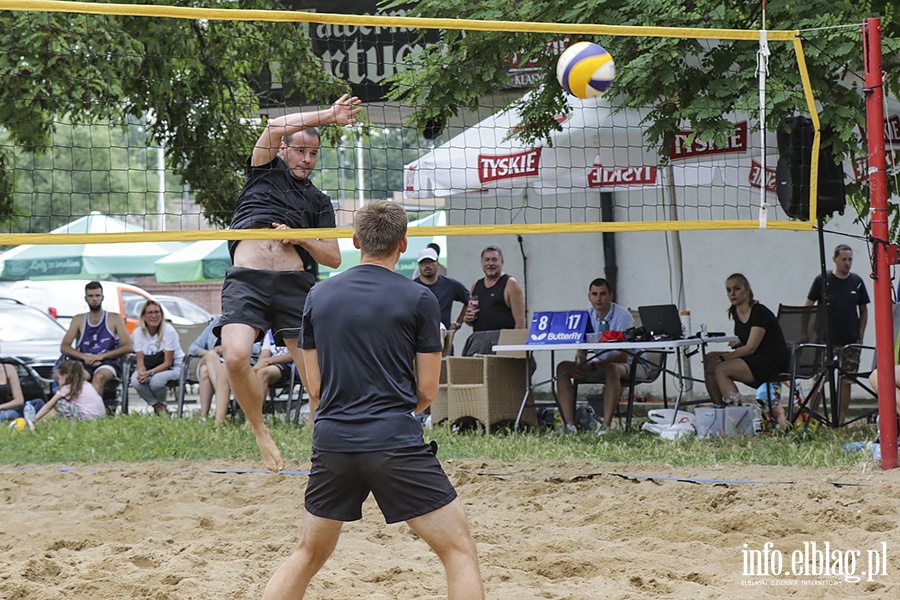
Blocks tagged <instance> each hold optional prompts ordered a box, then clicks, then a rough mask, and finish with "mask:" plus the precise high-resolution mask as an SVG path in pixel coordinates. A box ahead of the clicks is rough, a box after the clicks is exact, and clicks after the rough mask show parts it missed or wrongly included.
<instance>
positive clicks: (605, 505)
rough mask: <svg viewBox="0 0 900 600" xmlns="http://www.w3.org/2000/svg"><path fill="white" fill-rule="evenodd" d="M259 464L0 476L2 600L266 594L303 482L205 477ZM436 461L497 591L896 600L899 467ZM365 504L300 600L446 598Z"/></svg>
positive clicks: (417, 545)
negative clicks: (765, 570) (754, 561)
mask: <svg viewBox="0 0 900 600" xmlns="http://www.w3.org/2000/svg"><path fill="white" fill-rule="evenodd" d="M258 467H259V465H258V464H254V463H248V462H245V461H244V462H238V461H234V462H189V461H179V462H173V463H148V464H101V465H91V466H83V465H79V466H72V467H62V466H59V467H57V466H27V465H26V466H4V467H0V481H2V483H0V498H2V504H3V518H2V521H0V598H2V599H3V600H19V599H26V598H28V599H41V600H44V599H57V598H66V599H68V600H80V599H92V600H103V599H108V598H129V599H130V598H142V599H159V600H163V599H172V600H175V599H186V598H204V599H209V598H216V599H232V598H235V599H236V598H241V599H246V598H259V597H260V596H261V595H262V591H263V589H264V587H265V585H266V582H267V581H268V578H269V576H270V575H271V573H272V571H273V570H274V568H275V567H276V566H277V565H278V564H280V562H281V561H282V560H283V559H284V558H285V557H286V556H287V555H288V554H289V552H290V551H291V549H292V547H293V545H294V544H295V542H296V540H297V534H298V524H299V514H300V510H301V507H302V503H303V492H304V489H305V485H306V477H305V475H303V474H286V475H272V474H268V473H262V472H249V473H234V472H226V473H216V472H214V471H215V470H240V469H254V468H258ZM307 467H308V465H302V464H301V465H291V466H290V467H289V468H291V469H294V470H296V471H302V470H304V469H305V468H307ZM445 468H446V469H447V471H448V473H449V474H450V476H451V478H452V480H453V482H454V484H455V485H456V486H457V489H458V491H459V492H460V495H461V497H462V498H463V500H464V503H465V505H466V509H467V512H468V515H469V519H470V522H471V526H472V530H473V533H474V535H475V537H476V539H477V541H478V547H479V553H480V559H481V565H482V573H483V576H484V580H485V586H486V589H487V594H488V597H489V598H499V599H514V600H531V599H547V598H558V599H578V600H583V599H592V598H723V599H738V598H761V597H771V596H775V597H790V598H823V597H824V598H863V597H867V598H888V597H891V598H896V597H897V596H898V594H900V535H898V514H900V473H898V472H896V471H892V472H888V473H884V472H882V471H880V470H879V469H877V468H876V467H875V466H874V463H870V464H867V465H860V467H858V468H856V469H853V470H802V469H793V468H766V467H741V468H735V467H704V468H697V467H683V468H674V467H669V466H664V465H614V464H599V465H598V464H594V463H571V462H569V463H528V464H506V463H499V462H481V461H466V462H460V461H456V462H449V463H445ZM648 476H651V477H652V478H648ZM685 478H695V479H694V480H693V481H687V480H685ZM699 479H707V480H715V481H699ZM722 480H739V481H722ZM364 513H365V516H364V518H363V520H362V521H361V522H358V523H350V524H348V525H346V526H345V527H344V534H343V536H342V538H341V541H340V543H339V545H338V548H337V550H336V552H335V554H334V555H333V556H332V558H331V560H330V561H329V562H328V564H326V566H325V568H324V569H323V570H322V571H321V572H320V573H319V575H318V576H317V577H316V578H315V579H314V580H313V584H312V586H311V588H310V592H309V594H308V595H307V597H308V598H315V599H325V598H328V599H363V598H365V599H430V598H442V597H445V595H446V593H445V588H444V577H443V569H442V568H441V565H440V563H439V562H438V560H437V559H436V558H435V557H434V555H433V554H432V553H431V552H430V550H429V549H428V548H427V547H426V545H425V544H424V542H422V541H421V540H419V539H417V538H416V536H415V535H413V534H412V533H411V531H410V530H409V528H408V527H407V526H406V525H392V526H386V525H385V524H384V521H383V520H382V518H381V515H380V513H379V512H378V508H377V506H376V505H375V504H374V502H372V501H371V500H370V501H369V503H368V504H367V505H366V507H365V511H364ZM767 542H769V543H771V546H769V552H768V553H767V554H765V555H764V554H763V553H762V550H763V548H764V545H765V544H766V543H767ZM826 543H828V544H829V546H828V559H827V560H824V561H823V560H822V557H823V553H822V550H823V549H824V548H825V544H826ZM813 544H815V552H814V551H813ZM804 548H806V550H804ZM751 550H752V551H754V553H755V554H754V556H765V557H766V558H765V559H764V560H763V561H761V562H765V563H766V564H769V565H771V569H772V570H774V568H775V566H777V559H778V558H780V559H781V560H782V563H781V564H782V568H783V569H784V570H785V571H786V572H785V573H782V574H781V575H778V576H776V575H772V574H769V575H768V576H766V575H764V574H761V573H762V570H761V567H760V569H759V570H757V571H755V572H750V573H747V569H748V567H746V566H745V559H747V557H749V556H751V554H750V553H749V552H748V551H751ZM804 557H808V558H804ZM792 558H795V559H796V561H797V563H796V564H797V566H796V568H800V569H802V568H803V565H804V564H805V566H806V568H807V569H810V573H812V572H814V571H813V570H814V569H817V568H819V569H821V568H823V567H822V565H823V564H824V563H826V562H827V564H828V567H827V568H828V569H829V570H830V571H831V572H832V573H835V572H837V573H838V575H836V576H834V575H833V576H823V575H813V574H809V575H802V574H801V575H800V576H794V575H791V574H788V573H787V571H788V570H790V569H792V568H794V567H792ZM879 560H881V561H883V563H884V564H882V565H880V566H879V564H877V563H878V561H879ZM870 563H872V564H870ZM872 571H875V573H872ZM848 572H849V574H850V575H849V576H847V575H846V574H847V573H848ZM863 572H865V573H866V574H863ZM856 577H858V578H859V581H853V579H855V578H856Z"/></svg>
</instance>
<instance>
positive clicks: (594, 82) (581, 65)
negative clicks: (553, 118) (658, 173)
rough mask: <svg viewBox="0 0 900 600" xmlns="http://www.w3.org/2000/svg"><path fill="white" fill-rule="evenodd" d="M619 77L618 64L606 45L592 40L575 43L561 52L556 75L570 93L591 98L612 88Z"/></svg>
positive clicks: (582, 97)
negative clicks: (617, 74) (617, 72)
mask: <svg viewBox="0 0 900 600" xmlns="http://www.w3.org/2000/svg"><path fill="white" fill-rule="evenodd" d="M615 76H616V64H615V62H614V61H613V57H612V55H611V54H610V53H609V52H607V51H606V50H605V49H604V48H603V46H600V45H598V44H594V43H592V42H578V43H576V44H572V45H571V46H569V47H568V48H566V50H565V51H564V52H563V53H562V54H560V55H559V61H558V62H557V63H556V78H557V79H558V80H559V84H560V85H561V86H562V87H563V89H564V90H566V93H567V94H570V95H572V96H575V97H576V98H581V99H583V100H584V99H587V98H593V97H594V96H599V95H601V94H603V93H604V92H606V90H608V89H609V86H610V85H611V84H612V81H613V79H614V78H615Z"/></svg>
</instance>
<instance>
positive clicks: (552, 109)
mask: <svg viewBox="0 0 900 600" xmlns="http://www.w3.org/2000/svg"><path fill="white" fill-rule="evenodd" d="M875 14H881V15H882V28H883V38H884V39H883V47H884V70H885V72H886V73H887V81H888V83H889V84H890V85H891V87H892V88H893V89H900V87H898V85H897V84H898V83H900V80H898V73H900V70H898V69H897V67H898V66H900V65H898V63H900V54H898V50H900V36H898V33H900V22H898V21H897V20H896V19H897V17H896V16H895V15H896V7H895V6H894V5H893V4H891V3H889V2H868V3H863V4H860V3H858V2H850V1H849V0H837V1H836V2H832V3H830V4H829V5H828V9H827V11H826V10H825V9H824V5H823V4H822V3H821V2H811V1H809V0H799V1H797V2H791V3H786V4H785V3H771V4H770V5H769V6H768V9H767V13H766V23H765V27H766V28H767V29H769V30H801V31H802V35H801V38H802V41H803V48H804V54H805V58H806V63H807V67H808V69H809V77H810V82H811V86H812V89H813V93H814V95H815V98H816V100H817V102H818V103H819V104H820V119H821V121H822V124H823V127H824V128H826V129H828V130H831V131H833V132H834V137H833V138H832V140H831V144H832V146H833V149H834V152H835V153H836V155H837V156H838V158H841V159H845V158H846V159H849V158H852V157H855V156H860V155H865V152H864V150H863V148H864V141H863V140H861V139H860V137H859V135H858V131H859V128H860V127H861V126H863V125H864V123H865V110H864V105H863V94H862V88H863V79H862V78H863V75H862V73H863V55H862V48H863V44H862V38H861V34H860V24H861V22H862V20H863V18H865V17H867V16H872V15H875ZM411 16H421V17H444V18H468V19H503V20H514V21H542V22H556V23H583V24H606V25H621V26H659V27H690V28H698V27H704V28H724V29H743V30H747V29H760V28H761V27H762V23H761V12H760V10H759V4H758V3H739V2H730V3H727V4H726V5H723V4H722V3H720V2H691V3H687V4H685V3H680V2H672V1H671V0H636V1H627V2H626V1H624V0H606V1H601V2H588V1H584V2H578V3H575V4H572V3H565V2H553V1H551V0H533V1H530V2H527V3H508V2H502V1H501V0H488V1H483V0H461V1H459V2H453V3H448V2H446V0H422V1H420V2H418V3H417V4H416V5H415V7H414V8H413V11H412V13H411ZM561 37H562V36H546V35H538V34H521V33H495V32H491V33H483V32H469V33H467V34H463V33H462V32H459V31H444V32H442V44H440V45H437V46H433V47H431V48H429V49H428V50H426V51H425V52H423V53H422V54H420V55H418V56H416V57H415V58H414V59H413V60H414V61H415V65H414V68H411V69H408V70H406V71H403V72H401V73H399V74H397V75H396V76H395V77H394V78H393V80H392V85H393V87H392V97H393V98H394V99H397V100H400V101H402V102H405V103H408V104H410V105H411V106H413V107H414V108H415V113H414V114H413V116H412V117H411V120H412V121H411V122H412V124H414V125H415V126H417V127H418V128H419V129H420V130H423V129H424V128H425V127H426V126H429V125H433V124H434V123H438V124H442V123H446V122H447V120H448V119H449V118H450V117H452V116H453V115H455V114H457V113H458V112H459V111H461V110H464V109H471V108H473V107H474V106H476V105H477V103H478V100H479V98H481V97H482V96H483V95H485V94H487V93H490V92H494V91H496V90H498V89H500V88H502V87H503V85H504V84H505V83H506V74H505V70H504V67H505V65H506V62H507V61H508V57H510V56H513V55H514V54H516V53H517V52H520V53H524V54H525V55H527V56H528V57H529V58H533V59H535V60H537V62H538V63H539V64H542V65H545V68H544V70H543V81H542V83H543V84H544V87H543V90H542V91H541V92H540V93H538V94H535V95H533V96H531V97H530V98H528V100H527V105H526V106H523V107H522V108H523V111H524V113H525V115H526V116H527V118H526V119H525V120H524V122H525V123H526V129H525V132H524V135H523V136H522V137H523V138H524V139H526V140H534V139H547V136H548V134H549V132H550V131H553V130H554V129H557V128H558V127H559V125H558V124H557V123H556V121H555V120H554V119H553V116H554V115H557V114H559V113H560V112H561V109H562V108H563V107H564V106H565V97H564V94H563V92H562V90H561V88H560V87H559V85H558V83H557V82H556V78H555V70H554V69H555V64H556V53H555V50H554V49H553V48H552V44H551V43H549V41H558V39H559V38H561ZM580 39H589V40H590V41H595V42H597V43H599V44H601V45H603V46H604V47H605V48H607V49H608V50H609V51H610V52H611V54H612V55H613V56H614V57H615V60H616V81H615V84H614V88H613V92H612V93H615V94H617V97H616V100H617V101H618V102H621V103H623V105H624V106H630V107H641V108H648V109H649V110H650V114H649V117H648V120H647V125H648V127H647V140H646V141H647V143H648V144H649V145H651V146H652V147H655V148H657V149H658V151H659V153H660V156H661V157H662V159H663V160H665V159H666V158H667V152H668V149H669V144H668V138H669V136H671V135H672V132H675V131H678V130H680V129H682V128H683V126H684V125H685V124H689V126H690V128H691V129H692V130H693V131H694V132H695V133H696V136H697V137H698V138H700V139H705V140H712V139H717V138H719V139H721V138H722V137H723V136H725V135H727V134H728V133H729V132H730V131H731V124H730V123H729V122H728V121H727V120H726V119H725V118H723V115H725V114H726V113H729V112H732V111H739V112H749V113H751V114H755V113H756V112H757V111H758V109H759V96H758V78H757V75H756V68H757V67H756V60H757V58H756V54H757V49H758V44H757V42H747V41H729V40H695V39H686V38H684V39H678V38H657V37H635V36H621V37H607V36H597V37H595V38H590V37H585V38H581V37H579V38H576V37H574V36H573V37H572V38H571V39H569V40H568V42H569V43H571V42H574V41H579V40H580ZM769 48H770V50H771V56H770V57H769V61H768V68H769V76H768V79H767V110H768V115H767V120H768V122H769V124H770V125H772V124H777V123H780V122H782V120H783V119H784V118H786V117H788V116H792V115H794V114H797V113H800V114H805V113H807V112H808V109H807V106H806V101H805V98H804V96H803V90H802V83H801V79H800V76H799V71H798V67H797V59H796V56H795V54H794V50H793V46H792V45H791V44H790V43H788V42H776V41H770V42H769ZM450 81H454V82H459V83H460V84H461V85H448V84H447V83H448V82H450ZM891 185H892V186H893V182H891ZM849 191H850V195H851V202H853V204H854V206H857V207H858V209H859V210H861V211H863V212H864V211H865V208H864V207H865V205H866V204H867V198H868V190H866V189H865V188H864V187H861V186H859V185H854V186H851V187H850V190H849ZM896 219H897V217H896V212H895V214H894V222H895V223H896V222H897V221H896Z"/></svg>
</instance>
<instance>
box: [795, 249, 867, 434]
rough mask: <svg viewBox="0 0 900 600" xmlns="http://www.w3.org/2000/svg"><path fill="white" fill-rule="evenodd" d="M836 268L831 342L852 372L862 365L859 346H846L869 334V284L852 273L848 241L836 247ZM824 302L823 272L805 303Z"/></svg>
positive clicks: (845, 399) (845, 404)
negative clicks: (867, 327) (867, 288)
mask: <svg viewBox="0 0 900 600" xmlns="http://www.w3.org/2000/svg"><path fill="white" fill-rule="evenodd" d="M832 260H833V261H834V269H832V270H831V272H830V273H828V279H827V282H828V325H829V327H830V332H831V344H832V345H833V346H834V348H835V349H836V352H837V353H839V355H842V356H843V365H844V368H846V369H847V370H849V371H856V370H857V369H858V368H859V355H860V351H859V348H844V346H846V345H847V344H859V343H862V340H863V336H864V335H865V333H866V321H868V318H869V310H868V308H867V307H866V304H868V303H869V293H868V292H867V291H866V284H865V283H864V282H863V280H862V278H861V277H860V276H859V275H857V274H856V273H851V272H850V268H851V267H852V266H853V250H852V249H851V248H850V246H848V245H846V244H838V246H837V247H835V249H834V256H833V257H832ZM817 302H818V303H821V302H822V275H821V273H820V274H819V275H816V278H815V279H814V280H813V283H812V286H810V288H809V293H808V294H807V295H806V302H805V305H806V306H812V305H813V304H816V303H817ZM850 384H851V382H850V380H848V379H844V380H843V382H842V384H841V405H840V416H839V419H840V421H839V422H838V424H841V423H843V422H844V419H846V417H847V410H848V409H849V407H850Z"/></svg>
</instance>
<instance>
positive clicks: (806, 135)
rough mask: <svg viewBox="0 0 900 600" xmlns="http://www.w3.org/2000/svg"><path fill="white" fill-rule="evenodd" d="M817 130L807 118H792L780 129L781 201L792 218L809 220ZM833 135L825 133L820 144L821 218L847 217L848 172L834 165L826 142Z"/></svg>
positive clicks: (778, 176) (778, 181) (778, 170)
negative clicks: (838, 214) (811, 179)
mask: <svg viewBox="0 0 900 600" xmlns="http://www.w3.org/2000/svg"><path fill="white" fill-rule="evenodd" d="M813 137H814V131H813V126H812V120H811V119H809V118H807V117H789V118H787V119H785V120H784V123H783V124H782V127H780V128H779V129H778V134H777V139H778V165H777V166H776V167H775V179H776V186H775V191H776V192H777V194H778V202H779V203H780V204H781V208H783V209H784V212H786V213H787V215H788V216H789V217H791V218H792V219H803V220H807V219H809V173H810V163H811V162H812V145H813ZM830 137H831V136H830V132H827V131H824V130H823V131H822V143H821V144H820V145H819V177H818V180H819V194H818V196H819V201H818V206H817V212H818V214H817V215H816V216H817V217H827V216H831V215H832V214H834V213H835V212H839V213H840V214H844V208H845V207H846V206H847V194H846V190H845V188H844V170H843V168H842V167H841V166H840V165H838V164H836V163H835V162H834V156H833V155H832V154H831V149H830V148H827V147H826V144H825V142H826V141H827V140H828V139H829V138H830Z"/></svg>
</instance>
